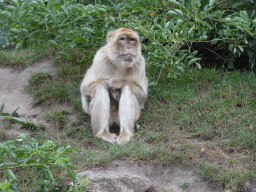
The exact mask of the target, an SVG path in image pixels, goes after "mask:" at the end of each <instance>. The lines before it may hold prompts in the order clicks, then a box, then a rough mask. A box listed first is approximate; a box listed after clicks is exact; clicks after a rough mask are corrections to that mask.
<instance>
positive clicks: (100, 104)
mask: <svg viewBox="0 0 256 192" xmlns="http://www.w3.org/2000/svg"><path fill="white" fill-rule="evenodd" d="M80 91H81V100H82V107H83V110H84V111H85V112H86V113H88V114H89V115H90V117H91V125H92V130H93V134H94V135H95V136H96V137H99V138H102V139H104V140H105V141H107V142H110V143H118V144H122V143H126V142H128V141H130V139H131V137H132V135H133V133H134V127H135V122H136V121H137V120H138V119H139V116H140V111H141V109H143V108H144V104H145V102H146V99H147V95H148V79H147V77H146V71H145V59H144V57H143V56H142V54H141V44H140V41H139V35H138V33H137V32H135V31H133V30H131V29H127V28H120V29H117V30H114V31H110V32H109V33H108V34H107V44H106V45H105V46H103V47H101V48H100V49H99V50H98V51H97V53H96V55H95V57H94V60H93V63H92V65H91V67H90V68H89V69H88V70H87V72H86V74H85V76H84V79H83V82H82V84H81V87H80ZM114 123H115V124H117V125H119V126H120V134H119V136H117V135H116V134H114V133H110V131H109V127H110V126H112V125H113V124H114Z"/></svg>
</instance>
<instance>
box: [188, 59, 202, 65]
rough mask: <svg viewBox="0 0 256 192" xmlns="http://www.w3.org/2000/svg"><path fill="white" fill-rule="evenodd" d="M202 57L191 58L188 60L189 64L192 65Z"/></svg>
mask: <svg viewBox="0 0 256 192" xmlns="http://www.w3.org/2000/svg"><path fill="white" fill-rule="evenodd" d="M201 59H202V58H194V59H191V60H190V61H189V62H188V65H191V64H193V63H195V62H196V61H200V60H201Z"/></svg>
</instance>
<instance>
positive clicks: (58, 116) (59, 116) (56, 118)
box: [45, 110, 68, 129]
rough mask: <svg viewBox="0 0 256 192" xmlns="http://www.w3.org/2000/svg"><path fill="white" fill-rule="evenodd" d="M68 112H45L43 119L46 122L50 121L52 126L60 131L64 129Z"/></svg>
mask: <svg viewBox="0 0 256 192" xmlns="http://www.w3.org/2000/svg"><path fill="white" fill-rule="evenodd" d="M67 114H68V112H66V111H64V110H63V111H55V112H46V113H45V117H46V119H47V120H51V121H53V122H54V124H55V125H56V126H57V127H58V128H59V129H62V128H64V127H65V125H66V123H67V121H68V118H67Z"/></svg>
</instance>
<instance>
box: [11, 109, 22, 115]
mask: <svg viewBox="0 0 256 192" xmlns="http://www.w3.org/2000/svg"><path fill="white" fill-rule="evenodd" d="M19 108H20V107H17V108H16V109H15V110H14V111H13V112H12V113H11V114H10V116H13V115H15V113H16V111H18V109H19Z"/></svg>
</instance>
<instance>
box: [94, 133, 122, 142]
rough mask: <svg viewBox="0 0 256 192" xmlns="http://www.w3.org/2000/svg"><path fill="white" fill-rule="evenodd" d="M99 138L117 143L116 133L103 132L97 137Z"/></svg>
mask: <svg viewBox="0 0 256 192" xmlns="http://www.w3.org/2000/svg"><path fill="white" fill-rule="evenodd" d="M97 137H99V138H101V139H103V140H105V141H107V142H109V143H116V138H117V135H116V134H114V133H109V132H103V133H102V134H100V135H97Z"/></svg>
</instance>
